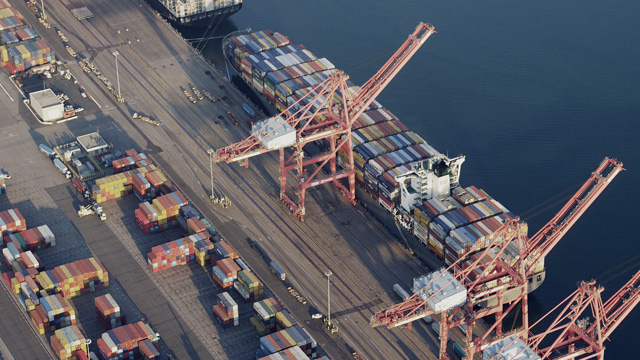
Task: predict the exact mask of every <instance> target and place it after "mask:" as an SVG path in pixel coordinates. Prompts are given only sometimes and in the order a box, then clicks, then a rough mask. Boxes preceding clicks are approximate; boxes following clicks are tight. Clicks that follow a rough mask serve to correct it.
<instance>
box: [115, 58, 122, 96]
mask: <svg viewBox="0 0 640 360" xmlns="http://www.w3.org/2000/svg"><path fill="white" fill-rule="evenodd" d="M118 55H120V53H119V52H118V50H116V51H114V52H113V56H115V57H116V83H117V84H118V98H121V97H122V94H121V93H120V73H118Z"/></svg>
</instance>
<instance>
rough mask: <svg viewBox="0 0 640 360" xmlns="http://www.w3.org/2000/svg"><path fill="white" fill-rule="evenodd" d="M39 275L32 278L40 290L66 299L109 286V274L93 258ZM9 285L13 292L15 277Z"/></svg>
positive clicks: (16, 282) (58, 267)
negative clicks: (58, 294)
mask: <svg viewBox="0 0 640 360" xmlns="http://www.w3.org/2000/svg"><path fill="white" fill-rule="evenodd" d="M39 274H40V275H41V276H39V277H35V275H34V277H35V279H36V280H37V281H36V283H37V285H38V286H39V288H40V289H44V290H45V291H47V292H52V293H61V294H62V295H63V296H64V297H66V298H72V297H74V296H78V295H80V294H86V293H89V292H93V291H96V290H99V289H102V288H104V287H107V286H109V273H108V272H107V271H106V270H105V268H104V266H102V264H101V263H100V262H99V261H98V260H96V259H94V258H88V259H82V260H77V261H74V262H72V263H69V264H64V265H60V266H57V267H55V268H53V269H51V270H46V271H42V272H40V273H39ZM14 280H15V283H14ZM11 283H12V286H11V288H12V289H13V290H14V292H15V289H16V288H15V286H16V284H18V286H19V282H18V279H17V277H14V278H13V279H12V281H11ZM16 294H17V293H16Z"/></svg>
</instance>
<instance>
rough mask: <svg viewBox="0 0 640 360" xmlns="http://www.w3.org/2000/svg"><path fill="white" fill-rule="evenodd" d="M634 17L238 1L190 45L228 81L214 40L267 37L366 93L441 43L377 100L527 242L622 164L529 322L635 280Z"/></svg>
mask: <svg viewBox="0 0 640 360" xmlns="http://www.w3.org/2000/svg"><path fill="white" fill-rule="evenodd" d="M638 18H640V3H638V2H637V1H631V0H611V1H595V0H585V1H580V2H578V1H565V2H557V1H548V0H543V1H535V2H498V1H489V2H486V1H483V2H455V1H444V0H436V1H428V2H427V1H399V2H398V1H395V2H391V1H378V0H374V1H371V0H369V1H365V0H352V1H348V2H342V1H333V2H318V1H310V2H308V1H303V2H301V1H293V0H279V1H274V0H265V1H260V2H253V1H252V2H246V3H245V4H244V7H243V9H242V11H240V12H239V13H237V14H235V15H234V16H233V17H231V18H229V19H228V20H226V21H225V22H223V23H222V24H221V25H220V26H218V27H217V28H216V29H215V32H214V34H213V35H210V31H207V33H206V34H204V32H205V30H204V29H201V30H200V31H199V32H198V31H196V30H194V29H186V30H185V33H184V35H185V37H186V38H197V37H202V36H203V35H206V36H207V37H209V36H212V37H214V39H212V40H203V41H202V42H200V41H194V45H195V46H199V47H200V48H201V49H202V50H203V54H204V55H205V56H206V57H207V58H209V59H210V60H212V61H213V62H214V63H216V64H217V66H219V67H220V68H221V70H222V71H223V72H224V61H223V60H222V56H221V51H220V39H219V38H215V37H219V36H222V35H224V34H225V33H228V32H229V31H233V30H237V29H244V28H247V27H250V28H252V29H255V30H261V29H271V30H273V31H278V32H280V33H282V34H284V35H287V36H289V37H290V38H291V40H292V41H294V42H296V43H299V44H304V45H305V46H306V47H307V48H308V49H309V50H311V51H312V52H313V53H314V54H316V55H317V56H319V57H326V58H328V59H329V60H330V61H331V62H333V63H334V64H335V65H336V67H337V68H340V69H343V70H345V72H346V73H347V74H349V75H350V76H351V79H352V80H353V81H354V83H356V84H362V83H364V82H365V81H366V80H367V79H368V78H369V77H371V76H372V75H373V74H374V73H375V71H376V70H377V69H378V68H379V67H380V66H381V65H382V64H383V63H384V62H385V61H386V59H387V58H388V57H389V56H390V55H391V54H392V53H393V52H394V51H395V50H396V49H397V47H398V46H399V45H400V44H401V43H402V42H403V41H404V40H405V39H406V37H407V35H408V34H409V33H410V32H411V31H412V30H413V28H414V27H415V26H416V25H417V24H418V22H420V21H425V22H429V23H432V24H433V25H434V26H435V28H436V30H437V32H438V33H437V34H435V35H434V36H432V37H431V38H430V39H429V40H428V41H427V43H426V44H425V45H424V46H423V48H422V49H420V51H419V52H418V53H417V54H416V55H415V56H414V57H413V59H412V60H411V61H410V62H409V64H407V65H406V66H405V68H404V69H403V70H402V71H401V72H400V74H399V75H398V76H397V77H396V78H395V79H394V80H393V82H392V83H391V84H390V85H389V86H388V87H387V88H386V89H385V90H384V92H383V93H382V94H381V95H380V96H379V97H378V100H379V101H380V102H381V103H382V104H383V106H385V107H386V108H387V109H389V110H390V111H391V112H393V113H394V114H395V115H396V116H398V118H399V119H400V120H401V121H402V122H404V123H405V124H406V125H407V126H408V127H409V128H410V129H412V130H414V131H415V132H417V133H418V134H419V135H421V136H422V137H423V138H424V139H425V140H427V141H428V142H429V143H430V144H431V145H433V146H434V147H435V148H436V149H438V150H439V151H441V152H443V153H447V154H449V155H450V156H454V155H457V154H464V155H466V156H467V162H466V163H465V164H464V165H463V167H462V175H461V185H462V186H469V185H475V186H477V187H478V188H482V189H484V190H486V191H487V192H488V193H489V194H490V195H491V196H493V197H495V198H496V199H497V200H499V201H500V202H502V203H503V204H504V205H505V206H506V207H508V208H509V209H510V210H512V211H513V212H514V213H516V214H518V215H520V216H521V217H522V218H523V219H524V220H525V221H527V222H528V224H529V229H530V230H529V234H530V235H533V234H534V233H535V232H536V231H537V230H538V229H540V227H541V226H542V225H544V224H545V223H546V222H547V221H548V220H549V219H550V218H551V217H552V216H553V214H554V213H555V212H556V211H558V210H559V209H560V207H561V204H562V203H564V202H565V201H567V200H568V196H569V195H571V194H573V192H575V191H576V190H577V189H578V187H579V186H580V185H581V184H582V183H583V182H584V181H585V180H586V179H587V178H588V177H589V175H590V174H591V172H592V171H593V170H595V168H596V167H597V166H598V164H599V163H600V161H601V160H602V159H603V158H604V157H605V156H610V157H615V158H617V159H619V160H620V161H622V162H623V163H624V165H625V168H626V169H627V171H625V172H623V173H621V174H620V175H619V176H618V177H617V178H616V179H615V180H614V182H613V183H612V184H611V185H610V186H609V187H608V188H607V189H606V190H605V191H604V193H603V194H602V195H601V196H600V198H599V199H598V200H596V202H595V203H594V205H593V206H592V207H591V208H590V209H589V210H588V211H587V212H586V214H585V215H584V216H583V217H582V218H581V219H580V221H579V222H578V224H576V226H575V227H574V228H573V229H571V230H570V232H569V233H568V234H567V236H565V238H564V239H563V240H562V241H561V242H560V244H559V245H558V246H556V248H555V249H554V250H553V251H552V253H551V254H550V255H549V256H547V258H546V266H547V278H546V281H545V283H544V284H543V285H542V287H541V288H540V289H538V290H537V291H536V292H535V293H533V294H532V296H531V298H530V319H531V320H530V322H531V323H533V322H535V321H536V320H537V319H538V318H539V317H540V316H542V315H543V314H545V313H546V312H547V311H549V310H550V309H552V308H553V307H554V306H555V305H556V304H558V302H560V301H562V300H563V299H564V298H565V297H566V296H568V295H569V294H570V293H572V292H573V291H574V290H575V289H576V283H577V282H579V281H581V280H589V279H596V280H597V281H598V282H599V283H600V284H602V285H603V286H605V292H604V293H603V297H604V298H605V299H607V298H608V297H609V296H610V295H612V294H613V293H614V292H615V291H616V290H617V289H618V288H619V287H620V286H621V285H622V284H624V283H625V282H626V281H627V280H628V279H629V278H630V277H631V275H632V274H633V273H634V272H635V271H637V270H640V237H638V232H637V231H636V229H635V226H636V224H637V223H636V221H637V218H638V217H639V216H640V210H639V209H640V194H639V193H638V191H637V190H636V187H637V184H639V183H640V151H639V150H638V148H637V143H636V141H638V138H639V137H640V121H638V114H640V67H638V66H637V64H638V63H639V62H640V47H638V46H637V26H636V23H637V19H638ZM211 30H213V29H211ZM404 281H405V282H406V281H408V280H407V279H404ZM639 322H640V309H636V310H635V311H634V312H633V313H632V314H631V315H630V316H629V317H628V318H627V319H626V320H625V321H624V323H623V324H622V325H621V326H620V327H619V328H618V329H617V330H616V331H615V332H614V334H613V336H612V337H611V339H610V340H611V341H609V342H607V344H606V346H607V352H606V355H607V358H608V359H631V358H635V357H636V356H635V355H633V354H634V353H635V350H633V346H632V344H633V342H634V340H635V339H637V338H638V336H640V330H639V329H640V327H638V326H637V323H639ZM541 330H542V329H537V328H534V329H533V332H534V333H536V332H539V331H541Z"/></svg>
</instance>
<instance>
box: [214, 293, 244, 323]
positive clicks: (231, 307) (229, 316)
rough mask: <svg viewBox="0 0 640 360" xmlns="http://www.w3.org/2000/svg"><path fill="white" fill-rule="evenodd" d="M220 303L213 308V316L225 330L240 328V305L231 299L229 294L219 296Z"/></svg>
mask: <svg viewBox="0 0 640 360" xmlns="http://www.w3.org/2000/svg"><path fill="white" fill-rule="evenodd" d="M216 297H217V300H218V302H217V303H216V304H215V305H214V306H213V314H214V315H215V317H216V319H218V321H219V322H220V323H221V324H222V326H224V327H225V328H230V327H234V326H238V325H239V324H240V315H239V313H238V304H237V303H236V302H235V300H233V298H231V295H229V293H227V292H223V293H221V294H218V295H217V296H216Z"/></svg>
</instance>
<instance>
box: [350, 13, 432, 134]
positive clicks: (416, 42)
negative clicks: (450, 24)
mask: <svg viewBox="0 0 640 360" xmlns="http://www.w3.org/2000/svg"><path fill="white" fill-rule="evenodd" d="M435 32H436V30H435V29H434V27H433V25H431V24H425V23H420V24H418V26H416V28H415V30H414V31H413V33H411V35H409V38H408V39H407V41H405V42H404V44H402V46H401V47H400V48H399V49H398V50H397V51H396V52H395V54H393V56H392V57H391V58H389V60H387V62H386V63H385V64H384V65H383V66H382V67H381V68H380V70H378V72H377V73H376V74H375V75H374V76H373V77H372V78H371V79H369V81H367V82H366V83H365V84H364V85H362V86H361V87H360V91H359V92H358V94H357V96H356V97H355V98H354V99H353V100H352V101H351V102H350V103H349V104H348V106H347V111H348V112H349V125H351V124H353V122H354V121H355V120H356V119H357V118H358V117H360V115H362V113H363V112H364V111H365V110H366V109H367V107H368V106H369V105H371V103H372V102H373V100H375V98H376V97H377V96H378V95H380V93H381V92H382V90H383V89H384V88H385V87H386V86H387V84H389V82H391V80H392V79H393V78H394V77H395V76H396V75H397V74H398V72H400V69H402V68H403V67H404V65H405V64H406V63H407V62H408V61H409V59H411V57H412V56H413V55H414V54H415V53H416V52H417V51H418V49H420V47H421V46H422V44H424V42H425V41H427V39H428V38H429V37H430V36H431V35H432V34H434V33H435Z"/></svg>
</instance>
